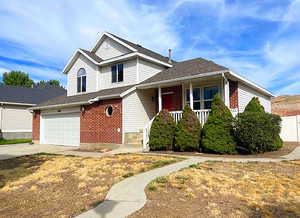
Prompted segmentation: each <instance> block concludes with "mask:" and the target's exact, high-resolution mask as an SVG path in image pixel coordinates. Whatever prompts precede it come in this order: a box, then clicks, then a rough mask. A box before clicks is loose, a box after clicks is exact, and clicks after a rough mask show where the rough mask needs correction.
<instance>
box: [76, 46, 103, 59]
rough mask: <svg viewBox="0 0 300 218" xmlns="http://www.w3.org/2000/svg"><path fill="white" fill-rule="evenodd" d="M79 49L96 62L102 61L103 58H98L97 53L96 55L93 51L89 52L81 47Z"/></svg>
mask: <svg viewBox="0 0 300 218" xmlns="http://www.w3.org/2000/svg"><path fill="white" fill-rule="evenodd" d="M80 50H81V51H83V53H85V54H86V55H87V56H89V57H90V58H92V59H93V60H94V61H96V62H98V63H100V62H101V61H103V59H102V58H100V57H99V56H98V55H96V54H95V53H94V52H90V51H88V50H85V49H82V48H80Z"/></svg>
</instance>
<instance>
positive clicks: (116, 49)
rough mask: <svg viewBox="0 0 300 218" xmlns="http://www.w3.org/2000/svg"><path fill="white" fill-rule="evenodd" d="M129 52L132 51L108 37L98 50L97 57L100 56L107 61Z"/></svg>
mask: <svg viewBox="0 0 300 218" xmlns="http://www.w3.org/2000/svg"><path fill="white" fill-rule="evenodd" d="M129 52H131V51H130V50H129V49H128V48H126V47H125V46H123V45H121V44H119V43H118V42H116V41H114V40H112V39H110V38H108V37H106V38H105V39H104V41H103V42H102V43H101V45H100V46H99V48H98V49H97V51H96V55H98V56H99V57H100V58H102V59H103V60H106V59H110V58H113V57H117V56H120V55H124V54H127V53H129Z"/></svg>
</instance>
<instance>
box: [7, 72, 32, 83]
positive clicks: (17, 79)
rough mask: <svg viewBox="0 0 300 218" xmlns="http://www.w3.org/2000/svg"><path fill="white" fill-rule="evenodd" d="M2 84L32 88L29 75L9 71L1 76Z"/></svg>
mask: <svg viewBox="0 0 300 218" xmlns="http://www.w3.org/2000/svg"><path fill="white" fill-rule="evenodd" d="M3 83H4V84H5V85H12V86H22V87H32V86H33V84H34V82H33V80H32V79H30V78H29V75H28V74H26V73H23V72H21V71H10V72H5V73H4V74H3Z"/></svg>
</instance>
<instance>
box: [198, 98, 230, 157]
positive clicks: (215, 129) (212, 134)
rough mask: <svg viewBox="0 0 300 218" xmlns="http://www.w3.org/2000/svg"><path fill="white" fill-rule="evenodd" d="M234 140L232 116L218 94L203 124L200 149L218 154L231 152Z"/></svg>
mask: <svg viewBox="0 0 300 218" xmlns="http://www.w3.org/2000/svg"><path fill="white" fill-rule="evenodd" d="M235 147H236V142H235V138H234V132H233V116H232V114H231V112H230V110H229V109H228V108H227V107H226V106H225V104H224V103H223V101H222V100H221V98H220V97H219V96H218V95H215V96H214V98H213V101H212V109H211V114H210V115H209V117H208V119H207V121H206V123H205V124H204V126H203V131H202V141H201V150H202V151H203V152H209V153H218V154H233V153H236V150H235Z"/></svg>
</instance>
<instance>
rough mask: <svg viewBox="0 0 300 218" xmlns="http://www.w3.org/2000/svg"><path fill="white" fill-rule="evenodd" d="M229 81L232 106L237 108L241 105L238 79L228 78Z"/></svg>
mask: <svg viewBox="0 0 300 218" xmlns="http://www.w3.org/2000/svg"><path fill="white" fill-rule="evenodd" d="M228 81H229V99H230V108H232V109H235V108H238V107H239V99H238V81H233V80H228Z"/></svg>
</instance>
